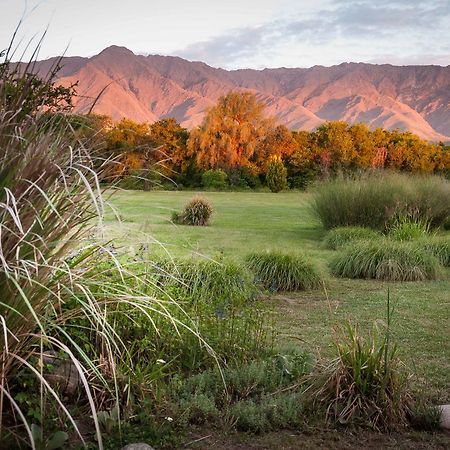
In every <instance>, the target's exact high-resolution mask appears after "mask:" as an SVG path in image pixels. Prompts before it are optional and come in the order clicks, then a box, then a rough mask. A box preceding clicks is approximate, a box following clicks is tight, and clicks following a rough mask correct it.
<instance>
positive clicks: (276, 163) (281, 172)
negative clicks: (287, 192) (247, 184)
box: [266, 156, 287, 192]
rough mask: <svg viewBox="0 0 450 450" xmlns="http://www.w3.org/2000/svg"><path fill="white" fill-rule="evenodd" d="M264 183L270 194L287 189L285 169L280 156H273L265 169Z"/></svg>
mask: <svg viewBox="0 0 450 450" xmlns="http://www.w3.org/2000/svg"><path fill="white" fill-rule="evenodd" d="M266 183H267V186H268V187H269V189H270V190H271V191H272V192H280V191H282V190H283V189H286V188H287V169H286V167H284V164H283V161H282V159H281V157H280V156H274V157H273V158H272V159H271V161H270V163H269V167H268V168H267V173H266Z"/></svg>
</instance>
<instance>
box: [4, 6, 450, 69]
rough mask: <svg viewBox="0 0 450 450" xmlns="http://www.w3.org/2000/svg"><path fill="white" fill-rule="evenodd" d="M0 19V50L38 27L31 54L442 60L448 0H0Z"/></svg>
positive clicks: (253, 61)
mask: <svg viewBox="0 0 450 450" xmlns="http://www.w3.org/2000/svg"><path fill="white" fill-rule="evenodd" d="M0 17H1V27H0V51H1V50H2V49H3V48H6V47H7V46H8V44H9V42H10V40H11V36H12V34H13V33H14V30H15V28H16V26H17V24H18V23H19V22H20V21H21V20H22V22H21V25H20V27H19V30H18V33H17V39H16V42H17V43H18V44H20V45H19V49H20V50H23V49H24V48H25V47H26V44H27V43H28V42H30V40H32V39H34V41H33V42H36V41H37V40H38V38H39V37H40V36H41V35H42V33H43V32H44V31H45V30H46V29H47V34H46V36H45V39H44V41H43V44H42V48H41V50H40V54H39V58H40V59H45V58H48V57H51V56H57V55H60V54H62V53H63V52H65V54H66V55H70V56H74V55H77V56H93V55H96V54H97V53H99V52H100V51H101V50H103V49H104V48H106V47H108V46H110V45H121V46H125V47H127V48H128V49H130V50H132V51H133V52H134V53H137V54H161V55H176V56H180V57H182V58H186V59H189V60H196V61H197V60H200V61H203V62H205V63H207V64H209V65H211V66H214V67H222V68H225V69H238V68H256V69H262V68H264V67H311V66H314V65H324V66H330V65H334V64H340V63H342V62H369V63H380V64H382V63H389V64H397V65H407V64H437V65H442V66H447V65H450V0H426V1H416V0H278V1H277V0H159V1H157V0H0ZM31 47H33V45H31ZM21 54H22V53H21V51H18V52H17V53H16V55H21ZM25 55H27V53H25ZM16 59H19V56H16Z"/></svg>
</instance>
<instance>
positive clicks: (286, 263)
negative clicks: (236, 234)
mask: <svg viewBox="0 0 450 450" xmlns="http://www.w3.org/2000/svg"><path fill="white" fill-rule="evenodd" d="M246 264H247V266H248V267H249V268H250V270H252V271H253V272H254V274H255V276H256V278H257V280H258V281H260V282H261V283H262V284H263V285H264V286H265V287H266V288H267V289H269V290H271V291H298V290H304V289H314V288H317V287H318V286H319V285H320V282H321V278H320V276H319V273H318V271H317V269H316V268H315V267H314V265H313V264H311V263H310V262H309V261H307V260H306V258H305V257H304V256H301V255H288V254H284V253H280V252H265V253H251V254H250V255H248V256H247V258H246Z"/></svg>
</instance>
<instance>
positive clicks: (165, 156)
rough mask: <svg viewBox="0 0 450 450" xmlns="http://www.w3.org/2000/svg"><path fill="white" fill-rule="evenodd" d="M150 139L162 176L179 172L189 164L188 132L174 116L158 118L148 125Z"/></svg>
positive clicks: (171, 175)
mask: <svg viewBox="0 0 450 450" xmlns="http://www.w3.org/2000/svg"><path fill="white" fill-rule="evenodd" d="M149 132H150V141H151V143H152V145H153V147H154V148H155V149H156V151H155V154H154V159H155V161H156V162H157V163H158V165H159V169H160V170H161V172H162V173H163V175H164V176H167V177H173V176H175V175H177V174H180V173H181V172H183V171H184V170H185V169H186V166H187V165H188V164H189V157H188V155H187V140H188V138H189V132H188V131H187V130H186V128H183V127H182V126H181V125H180V124H179V123H178V122H177V121H176V120H175V119H174V118H167V119H162V120H158V121H157V122H155V123H153V124H152V125H150V130H149Z"/></svg>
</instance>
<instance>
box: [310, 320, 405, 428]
mask: <svg viewBox="0 0 450 450" xmlns="http://www.w3.org/2000/svg"><path fill="white" fill-rule="evenodd" d="M346 331H347V333H346V335H345V336H344V337H343V338H341V339H339V338H337V339H336V341H335V342H334V344H335V348H336V351H337V359H336V360H335V361H334V363H333V364H331V365H330V366H329V367H327V368H326V369H325V373H324V376H325V381H324V382H323V384H322V385H321V386H319V387H318V389H317V391H316V393H315V396H316V398H317V399H318V400H319V402H320V403H322V404H323V405H324V406H325V407H326V410H327V415H328V418H332V419H334V420H335V421H337V422H339V423H341V424H342V423H343V424H347V423H355V422H357V423H358V422H359V423H360V424H364V425H370V426H372V427H374V428H376V429H390V428H393V427H395V426H396V425H406V424H407V422H408V413H409V405H410V401H411V399H410V395H409V394H408V389H407V387H408V386H407V378H406V376H405V375H404V374H403V373H401V371H400V369H399V368H400V366H401V363H400V361H399V359H398V356H397V347H396V346H395V345H392V344H391V343H390V339H389V330H387V331H386V332H385V333H383V334H381V333H380V332H379V331H378V330H377V328H376V327H374V328H373V330H372V333H371V335H370V336H369V338H368V339H367V338H366V339H364V338H363V337H362V336H361V335H359V332H358V329H357V328H356V326H352V325H350V324H348V325H347V330H346ZM319 379H320V378H319Z"/></svg>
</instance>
